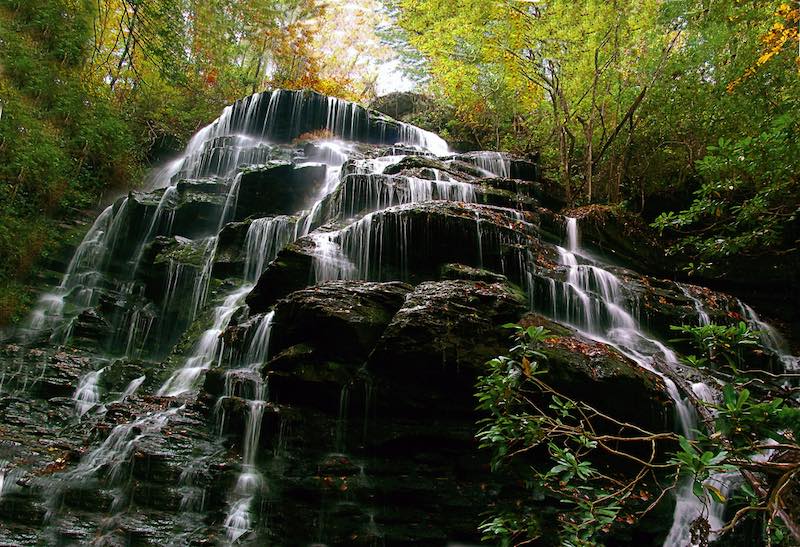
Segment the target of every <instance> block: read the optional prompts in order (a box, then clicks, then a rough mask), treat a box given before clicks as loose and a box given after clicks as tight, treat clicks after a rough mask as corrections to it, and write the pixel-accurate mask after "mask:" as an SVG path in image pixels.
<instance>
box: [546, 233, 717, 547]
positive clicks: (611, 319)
mask: <svg viewBox="0 0 800 547" xmlns="http://www.w3.org/2000/svg"><path fill="white" fill-rule="evenodd" d="M566 232H567V248H568V249H569V250H567V249H562V248H559V253H560V255H561V263H562V264H563V265H564V266H565V267H566V268H567V270H568V272H567V276H568V277H567V282H566V283H565V284H564V285H565V286H564V289H563V290H562V292H561V297H560V300H557V302H558V304H557V305H556V307H555V309H556V312H557V313H556V318H557V319H559V320H561V321H564V322H565V323H567V324H570V325H572V326H574V327H575V328H577V329H579V330H581V331H583V332H584V333H585V334H587V335H588V336H589V337H591V338H594V339H595V340H598V341H600V342H603V343H606V344H609V345H611V346H613V347H615V348H617V349H618V350H620V351H621V352H622V353H623V354H624V355H626V356H627V357H629V358H631V359H632V360H633V361H635V362H636V363H638V364H639V365H640V366H642V367H644V368H646V369H647V370H650V371H651V372H654V373H656V374H658V375H659V376H661V377H662V379H663V380H664V382H665V383H666V385H667V388H668V391H669V394H670V396H671V397H672V399H673V401H674V402H675V408H676V411H677V412H676V417H677V420H678V424H677V425H678V428H679V430H680V432H681V433H682V434H683V435H684V436H686V437H688V438H690V439H691V438H694V431H695V430H696V429H697V415H696V412H695V410H694V409H693V408H692V407H691V405H690V404H689V403H688V402H687V401H686V400H685V399H684V398H683V397H681V395H680V393H679V391H678V389H677V386H675V384H674V382H673V381H672V380H670V379H669V378H667V377H665V376H664V375H663V374H661V373H660V372H658V371H657V370H656V369H655V368H654V367H653V366H652V361H653V359H662V360H663V361H664V362H665V363H666V364H667V366H674V365H677V364H678V358H677V356H676V355H675V353H674V352H673V351H672V350H670V349H669V348H667V347H666V346H665V345H664V344H663V343H661V342H659V341H658V340H655V339H653V338H652V337H650V336H648V335H647V334H646V333H645V332H644V331H643V329H642V328H641V327H639V326H638V322H637V321H636V320H635V319H634V317H633V315H632V314H631V313H630V312H629V311H627V310H626V302H625V298H624V296H623V290H624V289H623V287H622V284H621V283H620V281H619V279H618V278H617V277H616V276H615V275H613V274H612V273H611V272H609V271H608V270H606V269H604V268H603V267H602V266H600V265H599V264H598V263H596V262H595V261H594V259H593V258H591V257H590V256H588V255H586V254H585V253H582V252H581V248H580V246H579V231H578V222H577V219H575V218H567V222H566ZM579 258H580V261H581V262H588V263H585V264H580V263H579ZM592 262H595V263H592ZM705 504H709V505H712V506H713V504H714V502H713V501H712V500H711V499H707V500H705ZM705 504H704V501H701V500H700V499H698V498H697V497H696V496H695V495H694V493H693V492H692V485H691V481H689V480H686V479H683V480H682V481H681V483H680V484H679V485H678V488H677V491H676V505H675V512H674V517H673V523H672V527H671V529H670V531H669V534H668V536H667V538H666V540H665V541H664V546H665V547H677V546H679V545H688V544H690V526H691V523H692V521H694V520H695V519H696V518H697V517H699V516H701V515H703V514H705V513H706V510H705V507H706V505H705ZM712 524H715V525H719V522H715V523H712Z"/></svg>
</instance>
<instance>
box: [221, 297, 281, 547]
mask: <svg viewBox="0 0 800 547" xmlns="http://www.w3.org/2000/svg"><path fill="white" fill-rule="evenodd" d="M273 317H274V312H270V313H268V314H266V315H265V316H264V317H263V318H262V319H261V321H260V323H259V326H258V327H257V328H256V330H255V335H254V337H253V340H252V341H251V342H250V350H249V351H248V352H247V354H246V355H245V362H246V364H245V368H244V369H238V370H229V371H227V372H226V375H225V393H224V395H223V398H222V399H220V403H221V404H224V400H225V398H230V397H234V396H241V397H245V398H246V399H245V400H246V403H247V417H246V421H245V427H244V435H243V439H242V463H241V470H240V473H239V477H238V478H237V479H236V485H235V486H234V488H233V490H232V492H231V493H230V496H229V498H230V499H229V502H228V505H229V508H228V514H227V516H226V517H225V522H224V526H225V530H226V536H227V539H228V540H229V541H230V542H235V541H237V540H238V539H239V538H240V537H242V536H243V535H244V534H247V533H248V532H250V531H251V530H252V528H253V520H254V516H253V514H252V506H253V501H254V499H255V497H256V496H257V495H258V493H259V491H260V490H261V488H262V484H263V479H262V477H261V474H260V472H259V471H258V468H257V467H256V455H257V452H258V443H259V439H260V438H261V421H262V418H263V415H264V408H265V406H266V404H267V389H266V383H265V382H264V381H263V380H262V379H261V373H260V368H261V367H262V366H263V365H264V363H265V362H266V361H267V359H268V357H269V339H270V333H271V331H272V319H273ZM243 384H244V385H243ZM248 396H249V397H248ZM221 423H222V426H221V427H220V431H221V432H222V431H223V430H224V416H223V417H222V418H221Z"/></svg>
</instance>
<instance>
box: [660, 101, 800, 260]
mask: <svg viewBox="0 0 800 547" xmlns="http://www.w3.org/2000/svg"><path fill="white" fill-rule="evenodd" d="M798 122H800V119H792V117H791V116H789V115H784V116H781V117H779V118H778V119H776V120H775V121H774V122H773V125H772V127H771V128H770V129H769V130H767V131H764V132H763V133H761V134H759V135H757V136H755V137H744V138H740V139H737V140H735V141H734V140H729V139H724V138H720V139H719V141H718V142H717V144H716V145H714V146H709V147H708V148H707V150H708V154H707V155H706V156H705V157H703V158H702V159H701V160H699V161H698V162H697V169H698V173H699V174H700V176H701V177H702V183H701V185H700V187H699V188H698V189H697V190H696V191H695V192H694V201H693V202H692V204H691V206H690V207H689V208H688V209H685V210H683V211H679V212H674V211H670V212H667V213H663V214H661V215H660V216H659V217H658V218H657V219H656V220H655V223H654V225H655V226H656V227H657V228H659V229H661V231H662V233H663V232H664V231H665V230H670V231H672V232H673V233H677V234H679V235H680V236H682V237H680V239H679V240H678V241H677V242H676V243H675V244H674V245H673V246H672V247H671V249H670V252H671V253H673V254H679V255H683V256H689V257H691V258H692V259H693V260H694V261H695V262H696V263H697V264H698V266H696V269H699V270H703V269H708V268H711V267H712V266H713V265H714V263H715V262H717V261H720V260H721V261H723V264H724V265H726V266H727V265H728V264H729V260H730V259H732V258H734V257H740V256H743V255H750V256H761V255H785V254H787V253H794V252H796V248H795V244H796V240H797V238H798V236H800V234H798V231H797V220H798V218H797V211H798V210H797V203H798V202H800V176H799V175H798V173H800V125H798Z"/></svg>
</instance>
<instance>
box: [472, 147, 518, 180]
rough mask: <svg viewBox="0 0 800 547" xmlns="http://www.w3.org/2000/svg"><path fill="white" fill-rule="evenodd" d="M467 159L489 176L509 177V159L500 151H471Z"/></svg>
mask: <svg viewBox="0 0 800 547" xmlns="http://www.w3.org/2000/svg"><path fill="white" fill-rule="evenodd" d="M468 159H469V160H470V161H471V162H472V163H473V164H475V166H477V167H478V169H480V170H481V171H483V172H484V173H485V174H487V175H489V176H498V177H502V178H504V179H507V178H510V177H511V160H510V159H508V158H507V157H505V156H503V154H501V153H500V152H473V153H471V154H470V155H469V156H468Z"/></svg>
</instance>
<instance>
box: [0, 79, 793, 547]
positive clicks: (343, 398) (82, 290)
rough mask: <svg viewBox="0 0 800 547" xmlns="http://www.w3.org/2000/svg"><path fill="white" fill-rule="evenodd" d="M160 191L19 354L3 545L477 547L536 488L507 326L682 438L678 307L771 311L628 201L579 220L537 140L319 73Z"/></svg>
mask: <svg viewBox="0 0 800 547" xmlns="http://www.w3.org/2000/svg"><path fill="white" fill-rule="evenodd" d="M398 108H399V106H398ZM320 134H322V135H326V136H328V137H334V138H333V139H330V140H320V139H319V138H318V137H319V135H320ZM154 188H155V190H152V191H149V192H133V193H131V194H129V195H128V196H127V197H123V198H121V199H120V200H118V201H117V202H116V203H114V204H113V205H112V206H110V207H108V208H107V209H106V210H105V211H103V212H102V213H101V214H100V215H99V216H98V217H97V219H96V220H95V222H94V224H93V225H92V226H91V228H90V229H89V231H88V232H87V234H86V237H85V238H84V240H83V242H82V243H81V244H80V245H79V246H78V247H77V249H76V252H75V254H74V256H73V257H72V259H71V260H69V261H65V260H63V259H59V261H58V262H59V263H60V262H64V263H65V267H66V271H65V274H64V276H63V278H62V279H61V281H60V282H59V283H58V284H57V286H56V287H54V288H53V289H52V291H51V292H50V293H48V294H45V295H44V296H43V297H42V299H41V301H40V303H39V305H38V307H37V309H36V312H35V313H34V314H33V316H32V317H31V320H30V322H29V325H28V327H27V328H26V329H22V330H20V331H19V332H17V333H14V335H13V337H12V338H11V339H9V340H7V341H5V342H4V343H3V345H2V346H1V347H0V352H2V354H1V357H2V358H0V543H1V544H4V545H5V544H8V545H31V544H45V545H50V544H55V545H58V544H63V545H76V544H87V543H91V542H96V543H102V544H108V545H164V544H175V545H211V544H248V545H264V544H273V545H312V544H323V545H331V546H333V545H375V544H384V545H447V544H453V545H455V544H459V543H461V544H464V543H466V544H476V543H478V542H480V540H481V538H480V533H479V532H478V529H477V526H478V525H479V524H480V522H481V521H482V520H483V519H484V518H485V515H484V513H485V511H486V509H487V508H489V507H495V506H497V505H498V504H506V503H507V504H509V505H514V504H517V503H522V502H523V501H524V499H523V496H528V493H527V492H526V491H524V490H523V489H521V488H520V485H519V484H518V483H516V482H514V481H512V480H510V479H509V478H508V477H504V476H503V475H502V474H492V473H490V472H489V468H488V454H485V453H484V452H482V451H481V450H479V449H478V447H477V443H476V440H475V438H474V435H475V432H476V425H475V423H476V420H477V419H479V418H480V416H478V415H477V414H476V412H475V410H474V407H475V399H474V395H473V392H474V389H475V388H474V385H475V382H476V379H477V378H478V377H479V376H480V375H481V374H483V371H484V370H485V362H486V361H487V360H488V359H490V358H492V357H495V356H497V355H500V354H503V353H505V352H507V351H508V347H509V345H510V344H511V342H510V340H509V339H508V331H507V330H506V329H503V328H502V325H503V324H504V323H509V322H520V321H521V322H522V323H523V324H525V325H531V324H537V325H543V326H545V327H546V328H547V329H548V330H549V331H550V334H549V335H548V337H547V338H546V340H545V341H544V343H543V344H542V347H541V348H539V349H540V350H541V351H542V352H543V353H545V354H546V355H547V368H548V372H547V378H548V379H549V381H550V382H552V384H553V385H554V386H557V388H558V389H559V390H560V391H562V392H563V393H566V394H569V395H570V396H572V397H575V398H579V399H582V400H585V401H587V402H590V403H591V404H592V405H594V406H596V407H597V408H598V409H600V410H601V411H603V412H606V413H608V414H610V415H613V416H615V417H617V418H618V419H620V420H625V421H628V422H631V423H635V424H638V425H640V426H641V427H644V428H648V429H651V430H653V431H670V430H672V429H673V427H674V425H675V424H674V421H675V420H677V419H679V418H681V416H682V414H681V413H679V412H676V407H675V402H674V401H673V399H672V398H671V396H670V394H669V392H668V390H667V387H666V383H665V380H664V378H662V377H661V376H660V375H659V374H657V373H654V372H651V369H657V370H668V371H670V373H674V374H676V375H677V374H680V373H681V369H680V367H679V366H678V364H677V362H676V361H675V359H676V358H675V356H674V354H673V353H672V351H671V350H669V349H668V348H667V346H666V345H665V344H666V342H664V341H665V340H667V339H668V338H669V337H670V331H669V325H671V324H675V323H684V322H685V323H694V322H698V321H706V320H714V321H718V322H719V321H729V322H730V321H738V320H747V321H750V322H751V323H753V324H755V323H756V322H757V321H758V318H757V316H755V315H754V312H752V310H750V309H749V308H747V307H745V306H743V305H742V304H741V303H740V302H738V301H737V300H735V299H733V298H731V297H729V296H727V295H723V294H720V293H716V292H714V291H710V290H708V289H705V288H702V287H695V286H690V285H682V284H678V283H675V282H674V281H670V280H665V279H661V278H659V277H655V275H657V274H658V271H659V270H658V266H659V264H660V262H659V261H658V256H657V252H655V251H651V250H647V248H648V247H651V248H653V249H655V248H656V247H655V245H654V242H653V240H652V239H650V238H649V236H648V235H647V234H646V233H645V232H644V231H643V230H642V229H641V227H640V226H635V225H634V224H633V223H632V222H633V221H632V220H631V219H630V218H628V217H627V216H626V215H624V214H622V213H620V212H619V211H611V210H606V209H597V208H594V209H589V210H577V211H573V212H571V213H569V216H564V215H563V213H562V212H561V209H562V207H563V205H564V197H563V195H562V194H561V193H560V192H559V191H558V189H557V188H556V187H554V186H553V185H552V184H551V183H549V182H547V181H546V180H545V179H544V178H543V177H542V176H541V172H540V169H539V165H538V162H537V161H536V158H516V157H512V156H509V155H506V154H498V153H493V152H476V153H466V154H455V155H454V154H452V153H451V152H449V151H448V150H447V147H446V144H445V143H444V142H443V141H441V139H439V138H438V137H436V136H435V135H432V134H430V133H427V132H425V131H422V130H420V129H418V128H415V127H413V126H409V125H407V124H404V123H402V122H398V121H396V120H393V119H390V118H388V117H387V116H385V115H383V114H379V113H377V112H375V111H371V110H367V109H364V108H362V107H360V106H357V105H354V104H351V103H346V102H344V101H340V100H338V99H332V98H327V97H323V96H321V95H318V94H315V93H308V92H286V91H275V92H271V93H264V94H258V95H254V96H252V97H249V98H246V99H243V100H242V101H239V102H237V103H235V104H234V105H232V106H231V107H229V108H227V109H226V110H225V111H224V113H223V115H222V116H221V117H220V119H218V120H216V121H215V122H213V123H212V124H211V125H209V126H208V127H206V128H204V129H203V130H201V131H200V132H199V133H198V134H197V135H196V136H195V137H194V138H193V139H192V141H191V142H190V144H189V145H188V147H187V149H186V151H185V153H184V156H183V157H182V158H181V159H180V160H179V161H176V162H173V163H172V164H170V166H169V167H168V168H167V169H165V171H164V172H163V173H162V176H161V177H160V178H159V179H158V180H156V184H155V186H154ZM575 217H578V218H577V220H576V218H575ZM581 240H582V241H583V242H584V243H583V244H582V243H581ZM601 255H602V256H605V257H611V258H612V259H613V260H610V261H607V260H606V259H605V258H601ZM609 262H613V265H612V264H610V263H609ZM54 264H55V263H54ZM778 339H779V337H777V336H772V337H771V338H770V340H773V342H770V344H772V345H771V346H770V347H769V348H767V349H768V351H766V353H765V356H766V357H765V359H767V360H770V361H771V363H770V364H771V365H772V366H781V364H782V363H788V362H789V361H787V359H790V357H789V356H788V355H786V351H785V348H783V347H782V346H781V345H780V344H779V343H778ZM675 347H676V349H678V350H680V349H682V348H681V347H680V346H679V345H676V346H675ZM656 364H657V365H658V367H656V366H655V365H656ZM691 381H696V379H691ZM684 383H686V382H684ZM681 425H683V426H686V425H687V424H685V423H684V424H681ZM689 425H690V424H689ZM536 503H537V504H538V505H537V507H538V508H539V510H540V511H541V514H542V523H543V526H545V528H546V527H547V526H551V525H553V523H554V522H555V519H556V518H557V512H558V507H554V506H553V504H552V503H551V502H550V501H549V500H548V499H546V498H545V499H542V500H539V501H536ZM663 512H664V513H665V514H669V513H670V512H671V507H669V504H668V503H667V504H665V508H664V509H663ZM665 526H666V527H667V528H668V526H669V522H667V523H666V525H665ZM665 526H664V525H663V523H662V526H661V527H660V528H659V527H658V526H655V527H653V528H652V529H650V528H648V529H647V530H644V531H641V532H637V534H636V535H631V536H626V537H622V536H620V537H619V538H616V537H615V541H616V542H615V544H618V545H636V544H657V543H659V542H660V541H662V540H663V537H664V536H665V533H666V529H665ZM617 539H618V541H617Z"/></svg>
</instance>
